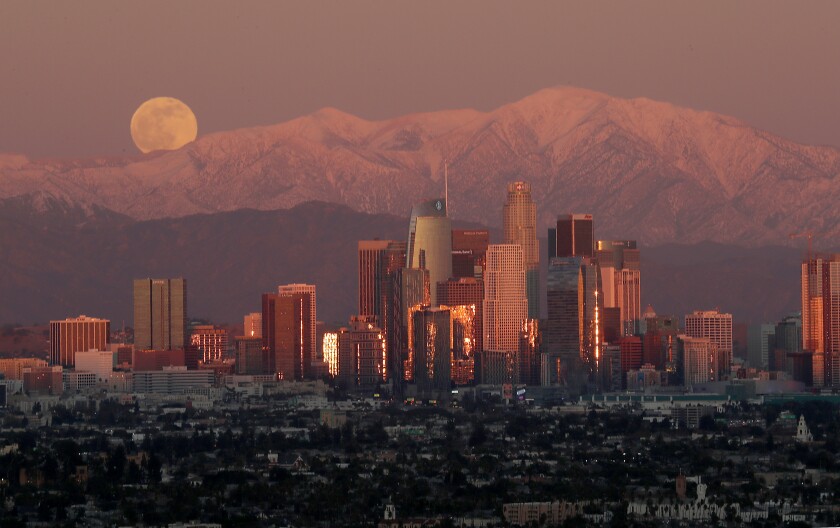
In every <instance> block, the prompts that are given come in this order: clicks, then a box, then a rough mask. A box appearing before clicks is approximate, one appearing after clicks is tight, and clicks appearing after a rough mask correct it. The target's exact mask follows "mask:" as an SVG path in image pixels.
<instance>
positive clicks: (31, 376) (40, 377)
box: [23, 365, 64, 395]
mask: <svg viewBox="0 0 840 528" xmlns="http://www.w3.org/2000/svg"><path fill="white" fill-rule="evenodd" d="M63 373H64V369H63V368H62V367H61V366H60V365H55V366H52V367H27V368H25V369H23V390H25V391H26V392H28V393H30V394H54V395H59V394H61V393H62V392H64V379H63Z"/></svg>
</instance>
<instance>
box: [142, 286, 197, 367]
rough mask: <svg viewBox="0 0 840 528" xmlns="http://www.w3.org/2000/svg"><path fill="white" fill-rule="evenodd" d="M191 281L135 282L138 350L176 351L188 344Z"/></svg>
mask: <svg viewBox="0 0 840 528" xmlns="http://www.w3.org/2000/svg"><path fill="white" fill-rule="evenodd" d="M187 338H188V334H187V281H186V280H185V279H180V278H179V279H135V280H134V347H135V348H137V349H139V350H149V349H151V350H172V349H175V348H184V347H185V346H186V345H187Z"/></svg>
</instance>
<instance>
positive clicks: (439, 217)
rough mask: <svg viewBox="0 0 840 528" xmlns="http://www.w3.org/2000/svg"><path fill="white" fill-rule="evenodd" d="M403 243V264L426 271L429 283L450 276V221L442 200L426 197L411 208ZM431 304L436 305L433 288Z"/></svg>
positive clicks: (435, 292)
mask: <svg viewBox="0 0 840 528" xmlns="http://www.w3.org/2000/svg"><path fill="white" fill-rule="evenodd" d="M407 246H408V247H407V251H406V267H407V268H423V269H427V270H429V282H430V284H432V285H435V284H437V283H438V282H442V281H445V280H448V279H449V277H451V276H452V221H451V220H450V219H449V217H448V216H447V213H446V201H445V200H443V199H437V200H429V201H426V202H423V203H420V204H417V205H415V206H414V207H413V208H412V210H411V220H410V222H409V230H408V241H407ZM431 303H432V306H438V302H437V291H436V288H434V287H432V289H431Z"/></svg>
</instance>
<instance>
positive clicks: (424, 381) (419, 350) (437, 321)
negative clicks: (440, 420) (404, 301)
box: [413, 308, 452, 396]
mask: <svg viewBox="0 0 840 528" xmlns="http://www.w3.org/2000/svg"><path fill="white" fill-rule="evenodd" d="M451 314H452V312H451V311H450V310H449V309H448V308H424V309H422V310H418V311H416V312H415V313H414V314H413V322H414V324H413V327H414V382H415V384H416V385H417V392H418V394H421V395H423V396H430V395H434V394H435V393H441V392H444V391H448V390H449V388H450V387H451V379H452V375H451V368H452V349H451V343H452V337H451V330H452V319H451Z"/></svg>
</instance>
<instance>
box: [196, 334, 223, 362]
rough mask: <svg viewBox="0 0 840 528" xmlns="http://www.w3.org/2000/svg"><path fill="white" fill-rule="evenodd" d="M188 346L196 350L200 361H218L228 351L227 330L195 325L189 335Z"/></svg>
mask: <svg viewBox="0 0 840 528" xmlns="http://www.w3.org/2000/svg"><path fill="white" fill-rule="evenodd" d="M190 344H191V345H192V346H194V347H195V348H196V349H198V354H199V357H200V358H201V361H203V362H205V363H210V362H213V361H220V360H222V359H223V358H224V357H225V354H226V353H227V350H228V334H227V330H225V329H223V328H217V327H215V326H213V325H197V326H195V327H193V329H192V333H191V334H190Z"/></svg>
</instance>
